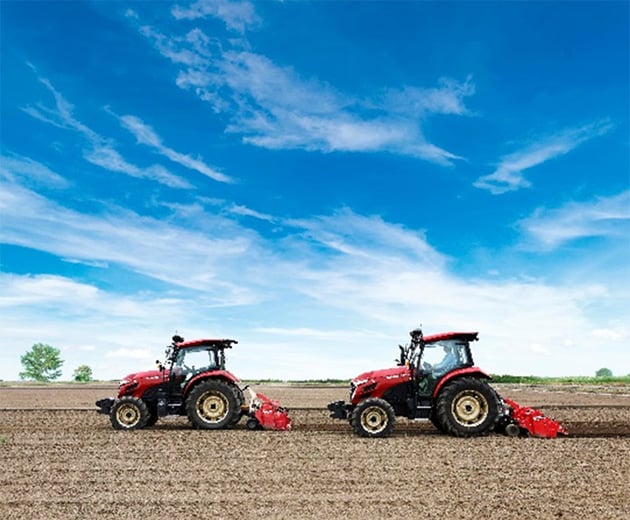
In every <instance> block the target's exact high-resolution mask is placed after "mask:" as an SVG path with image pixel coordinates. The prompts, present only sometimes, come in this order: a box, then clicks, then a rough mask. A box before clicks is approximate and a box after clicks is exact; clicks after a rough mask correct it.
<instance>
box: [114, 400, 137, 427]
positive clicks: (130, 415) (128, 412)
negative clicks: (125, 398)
mask: <svg viewBox="0 0 630 520" xmlns="http://www.w3.org/2000/svg"><path fill="white" fill-rule="evenodd" d="M116 420H117V421H118V423H119V424H121V425H122V426H124V427H125V428H133V427H134V426H135V425H136V424H138V422H139V421H140V410H139V409H138V407H137V406H134V405H132V404H123V405H121V406H120V407H119V408H118V410H116Z"/></svg>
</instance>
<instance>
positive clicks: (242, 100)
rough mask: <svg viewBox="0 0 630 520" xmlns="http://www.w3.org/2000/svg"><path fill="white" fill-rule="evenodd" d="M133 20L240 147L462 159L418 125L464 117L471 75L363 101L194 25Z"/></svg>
mask: <svg viewBox="0 0 630 520" xmlns="http://www.w3.org/2000/svg"><path fill="white" fill-rule="evenodd" d="M177 12H180V11H177ZM195 12H196V11H195ZM180 14H181V12H180ZM131 19H132V20H133V22H134V23H135V24H137V28H138V31H139V32H140V33H141V34H143V35H144V36H145V37H146V38H147V39H148V40H149V41H150V42H151V43H152V44H153V46H154V47H155V48H156V50H157V51H158V52H159V53H160V54H162V56H164V57H165V58H166V59H168V60H170V61H171V62H172V63H173V64H175V65H177V66H178V67H180V69H179V72H178V76H177V80H176V83H177V85H178V86H179V87H181V88H183V89H191V90H193V92H194V93H195V94H196V95H197V96H198V97H199V98H200V99H202V100H204V101H206V102H208V103H210V105H211V106H212V108H213V109H214V110H215V112H221V113H227V114H229V115H230V118H231V120H230V123H229V124H228V125H227V127H226V131H227V132H230V133H234V134H239V135H242V136H243V141H244V142H245V143H249V144H252V145H255V146H259V147H263V148H270V149H295V148H300V149H305V150H312V151H321V152H335V151H346V152H390V153H395V154H400V155H406V156H412V157H418V158H421V159H424V160H427V161H431V162H434V163H437V164H441V165H444V166H448V165H451V164H452V163H453V161H454V160H457V159H460V157H459V156H458V155H456V154H454V153H452V152H449V151H447V150H444V149H442V148H440V147H439V146H437V145H436V144H434V143H431V142H430V141H429V140H428V139H427V138H426V136H425V135H424V133H423V131H422V125H423V122H424V121H425V120H426V119H428V118H430V117H434V116H436V115H440V114H449V115H459V116H464V115H470V111H469V110H468V109H467V108H466V106H465V105H464V100H465V98H467V97H469V96H471V95H473V94H474V91H475V88H474V84H473V82H472V79H471V78H467V79H466V80H465V81H463V82H459V81H456V80H454V79H450V78H442V79H441V80H440V81H439V84H438V86H437V87H431V88H418V87H406V88H404V89H402V90H394V89H386V88H383V90H382V91H381V92H378V93H376V94H375V95H374V97H373V99H364V98H363V97H357V96H353V95H351V94H345V93H342V92H340V91H338V90H337V89H336V88H334V86H332V85H330V84H329V83H327V82H326V81H321V80H318V79H304V78H302V77H301V76H300V74H299V73H298V72H297V71H296V70H294V69H293V68H292V67H289V66H281V65H278V64H276V63H274V62H273V61H272V60H271V59H269V58H268V57H266V56H263V55H261V54H258V53H255V52H251V51H249V50H243V48H241V47H240V45H231V44H230V42H229V41H228V40H216V39H212V38H209V37H208V36H206V35H205V34H204V33H203V32H202V31H201V30H200V29H198V28H197V29H194V30H193V31H190V32H189V33H187V34H186V35H184V36H177V35H168V36H167V35H165V34H162V33H161V32H160V31H159V30H158V29H156V28H154V27H150V26H147V25H140V24H138V20H137V19H136V18H135V17H131ZM403 107H405V108H407V110H405V108H403Z"/></svg>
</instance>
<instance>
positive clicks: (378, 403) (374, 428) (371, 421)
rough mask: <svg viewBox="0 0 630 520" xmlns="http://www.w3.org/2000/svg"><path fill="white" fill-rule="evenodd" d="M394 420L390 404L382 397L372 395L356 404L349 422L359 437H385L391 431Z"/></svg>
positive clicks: (394, 416)
mask: <svg viewBox="0 0 630 520" xmlns="http://www.w3.org/2000/svg"><path fill="white" fill-rule="evenodd" d="M395 421H396V415H395V413H394V409H393V408H392V405H391V404H389V403H388V402H387V401H385V400H384V399H379V398H377V397H372V398H369V399H366V400H365V401H362V402H360V403H359V404H358V405H357V406H356V408H355V409H354V410H353V411H352V418H351V421H350V424H351V425H352V429H353V430H354V432H355V433H356V434H357V435H360V436H361V437H387V436H388V435H389V434H390V433H392V430H393V428H394V422H395Z"/></svg>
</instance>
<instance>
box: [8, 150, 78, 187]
mask: <svg viewBox="0 0 630 520" xmlns="http://www.w3.org/2000/svg"><path fill="white" fill-rule="evenodd" d="M0 177H2V178H4V179H7V180H10V181H13V182H18V181H21V182H26V183H30V184H43V185H45V186H53V187H56V188H65V187H67V186H68V181H67V180H66V179H64V178H63V177H62V176H61V175H59V174H58V173H55V172H53V171H52V170H51V169H50V168H48V166H46V165H44V164H41V163H39V162H37V161H34V160H33V159H30V158H28V157H24V156H21V155H16V154H2V155H0Z"/></svg>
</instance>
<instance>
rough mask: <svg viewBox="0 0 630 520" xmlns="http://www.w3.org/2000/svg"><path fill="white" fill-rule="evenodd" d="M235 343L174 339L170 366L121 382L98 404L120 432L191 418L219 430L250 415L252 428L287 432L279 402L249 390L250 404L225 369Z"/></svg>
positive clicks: (168, 358)
mask: <svg viewBox="0 0 630 520" xmlns="http://www.w3.org/2000/svg"><path fill="white" fill-rule="evenodd" d="M236 343H238V342H237V341H236V340H233V339H199V340H194V341H184V338H182V337H180V336H177V335H176V336H173V342H172V343H171V345H170V346H169V347H168V348H167V349H166V361H165V363H164V364H162V363H160V362H159V361H157V363H158V368H157V370H151V371H147V372H138V373H135V374H130V375H128V376H126V377H124V378H123V379H122V380H121V381H120V386H119V389H118V395H117V397H116V398H115V399H113V398H106V399H101V400H99V401H97V402H96V406H98V408H99V410H98V413H102V414H106V415H109V417H110V420H111V423H112V426H113V427H114V428H115V429H117V430H135V429H139V428H144V427H145V426H152V425H153V424H155V423H156V421H157V420H158V418H159V417H164V416H167V415H182V416H183V415H187V416H188V419H189V420H190V422H191V423H192V424H193V426H195V427H197V428H201V429H209V430H216V429H221V428H226V427H228V426H234V425H235V424H237V423H238V422H239V421H240V419H241V417H243V416H244V415H246V416H248V417H249V418H248V421H247V428H249V429H252V430H254V429H261V428H263V427H264V428H267V429H274V430H288V429H290V428H291V421H290V419H289V417H288V411H287V410H286V409H285V408H282V407H280V406H279V405H278V403H277V402H276V401H272V400H270V399H268V398H267V397H266V396H264V395H262V394H256V393H255V392H253V391H251V389H250V394H251V398H250V400H249V402H246V399H245V395H244V394H243V390H244V389H241V388H240V387H239V382H240V381H239V380H238V378H237V377H236V376H235V375H234V374H232V373H231V372H229V371H228V370H226V369H225V349H228V348H232V345H233V344H236Z"/></svg>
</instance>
